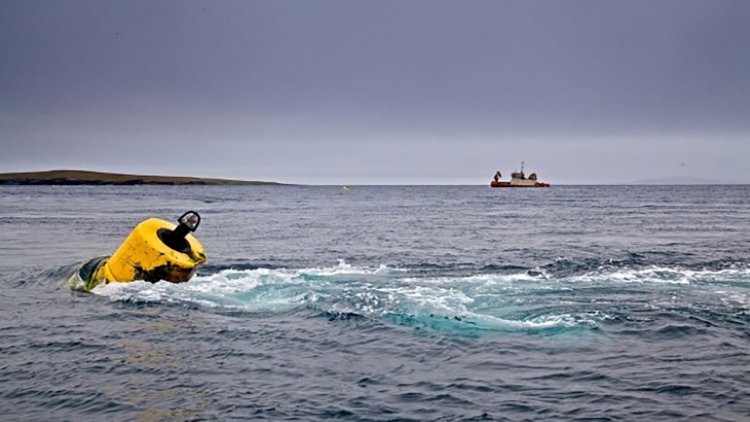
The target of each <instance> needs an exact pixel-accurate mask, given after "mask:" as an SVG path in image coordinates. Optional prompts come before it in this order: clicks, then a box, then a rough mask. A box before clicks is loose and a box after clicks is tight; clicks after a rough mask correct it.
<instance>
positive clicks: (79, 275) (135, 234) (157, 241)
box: [70, 218, 206, 291]
mask: <svg viewBox="0 0 750 422" xmlns="http://www.w3.org/2000/svg"><path fill="white" fill-rule="evenodd" d="M174 228H175V225H174V224H172V223H170V222H168V221H164V220H160V219H158V218H149V219H148V220H145V221H143V222H141V223H140V224H138V225H137V226H136V227H135V228H134V229H133V231H132V232H131V233H130V235H128V237H127V238H126V239H125V241H124V242H123V243H122V244H121V245H120V247H119V248H117V250H116V251H115V253H114V254H112V256H110V257H103V258H96V259H94V260H91V261H89V262H86V263H84V264H83V265H82V266H81V268H80V269H79V270H78V271H76V273H75V274H74V275H73V276H72V277H71V279H70V285H71V287H72V288H74V289H76V290H85V291H90V290H91V289H93V288H94V287H96V286H98V285H99V284H102V283H112V282H119V283H125V282H131V281H134V280H145V281H151V282H156V281H159V280H165V281H170V282H172V283H182V282H185V281H188V280H189V279H190V278H191V277H192V276H193V274H195V271H196V270H197V269H198V267H199V266H200V265H201V264H203V263H204V262H206V252H205V250H204V249H203V245H201V244H200V242H199V241H198V239H196V238H195V236H193V235H192V234H188V235H187V236H186V237H185V240H186V241H187V245H189V246H188V247H186V248H185V249H183V250H175V249H172V248H170V247H169V246H167V245H166V244H165V243H164V242H163V241H162V239H161V238H160V237H159V231H160V230H168V231H171V230H174Z"/></svg>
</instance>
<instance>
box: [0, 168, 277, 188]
mask: <svg viewBox="0 0 750 422" xmlns="http://www.w3.org/2000/svg"><path fill="white" fill-rule="evenodd" d="M0 185H124V186H133V185H216V186H246V185H282V183H277V182H263V181H256V180H235V179H214V178H204V177H182V176H151V175H138V174H120V173H104V172H98V171H84V170H50V171H35V172H22V173H0Z"/></svg>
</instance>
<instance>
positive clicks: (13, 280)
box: [0, 186, 750, 421]
mask: <svg viewBox="0 0 750 422" xmlns="http://www.w3.org/2000/svg"><path fill="white" fill-rule="evenodd" d="M189 209H193V210H196V211H198V212H199V213H200V214H201V215H202V217H203V222H202V224H201V226H200V228H199V230H198V232H197V236H198V238H199V239H200V240H201V241H202V243H203V245H204V246H205V248H206V251H207V253H208V259H209V260H208V263H207V264H206V265H205V266H204V267H202V268H201V270H200V271H199V272H198V274H197V276H196V277H195V278H194V279H193V280H191V281H190V282H188V283H184V284H168V283H165V282H160V283H156V284H152V283H147V282H143V281H137V282H134V283H128V284H113V285H108V286H103V287H99V288H97V289H96V290H95V291H94V292H93V294H85V293H78V292H72V291H70V290H69V289H68V288H67V287H66V286H65V279H66V278H67V277H68V276H69V275H70V274H71V273H72V272H73V271H75V269H76V268H77V265H79V264H80V263H81V262H82V261H85V260H87V259H90V258H93V257H96V256H101V255H105V254H109V253H111V252H112V251H114V250H115V249H116V248H117V246H118V245H119V243H120V242H121V241H122V240H123V239H124V238H125V237H126V236H127V234H128V233H129V231H130V230H131V229H132V228H133V227H134V226H135V225H136V224H137V223H138V222H139V221H141V220H143V219H146V218H149V217H154V216H155V217H160V218H164V219H169V220H173V219H175V218H176V217H177V216H179V215H180V214H181V213H182V212H183V211H186V210H189ZM749 238H750V187H748V186H555V187H553V188H550V189H528V190H524V189H490V188H489V187H484V186H382V187H379V186H353V187H351V189H350V190H349V191H348V192H344V191H343V190H342V189H341V188H340V187H315V186H275V187H272V186H247V187H202V186H128V187H111V186H98V187H87V186H59V187H56V186H48V187H21V186H8V187H0V412H2V413H1V414H2V417H1V418H2V419H3V420H76V421H101V420H107V419H110V420H142V421H154V420H260V419H267V420H305V421H309V420H335V419H340V420H374V421H387V420H413V421H423V420H450V421H453V420H535V421H539V420H583V419H592V418H593V419H610V420H666V419H683V420H727V421H735V420H743V419H744V420H747V419H748V418H750V313H749V311H750V264H749V262H750V244H749V243H748V239H749Z"/></svg>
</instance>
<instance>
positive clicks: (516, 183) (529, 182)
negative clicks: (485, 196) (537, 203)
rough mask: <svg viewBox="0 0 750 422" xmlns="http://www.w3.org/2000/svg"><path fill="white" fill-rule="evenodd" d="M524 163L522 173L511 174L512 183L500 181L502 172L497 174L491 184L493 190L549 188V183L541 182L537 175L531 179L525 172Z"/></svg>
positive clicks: (534, 174) (531, 176)
mask: <svg viewBox="0 0 750 422" xmlns="http://www.w3.org/2000/svg"><path fill="white" fill-rule="evenodd" d="M523 165H524V163H523V161H521V171H514V172H513V173H511V174H510V181H506V180H500V179H501V178H502V177H503V175H502V174H500V170H498V171H497V172H495V177H494V178H493V179H492V181H491V182H490V186H491V187H493V188H548V187H550V184H549V183H544V182H540V181H539V180H538V177H537V175H536V173H531V174H530V175H529V177H526V175H525V174H524V172H523Z"/></svg>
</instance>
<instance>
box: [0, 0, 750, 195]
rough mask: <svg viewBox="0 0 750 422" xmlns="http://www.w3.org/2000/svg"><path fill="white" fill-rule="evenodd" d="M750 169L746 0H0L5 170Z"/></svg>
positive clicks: (720, 172)
mask: <svg viewBox="0 0 750 422" xmlns="http://www.w3.org/2000/svg"><path fill="white" fill-rule="evenodd" d="M521 160H524V161H525V162H526V168H527V170H536V171H538V173H539V174H540V178H541V179H542V180H545V181H548V182H550V183H553V184H560V183H592V182H593V183H627V182H632V181H635V180H640V179H652V178H698V179H711V180H720V181H728V182H743V183H750V1H747V0H739V1H722V0H705V1H691V0H674V1H671V0H670V1H659V0H647V1H636V0H628V1H607V0H586V1H574V0H569V1H556V0H545V1H533V0H520V1H500V0H498V1H477V0H456V1H441V0H427V1H420V0H403V1H388V0H377V1H376V0H371V1H356V0H342V1H318V0H310V1H302V0H300V1H283V0H270V1H249V0H248V1H185V0H175V1H159V0H147V1H103V0H91V1H72V0H50V1H30V0H20V1H15V0H0V172H9V171H25V170H45V169H59V168H79V169H90V170H101V171H114V172H136V173H148V174H167V175H192V176H212V177H232V178H242V179H260V180H274V181H282V182H291V183H322V184H345V183H346V184H358V183H361V184H373V183H374V184H381V183H382V184H393V183H416V184H422V183H428V184H429V183H436V184H444V183H446V184H485V183H487V182H488V181H489V179H490V177H491V176H492V175H493V173H494V171H495V170H497V169H499V170H501V171H503V173H505V174H509V173H510V171H511V170H514V169H515V168H517V167H519V163H520V161H521Z"/></svg>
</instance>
